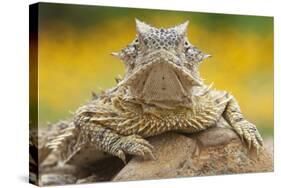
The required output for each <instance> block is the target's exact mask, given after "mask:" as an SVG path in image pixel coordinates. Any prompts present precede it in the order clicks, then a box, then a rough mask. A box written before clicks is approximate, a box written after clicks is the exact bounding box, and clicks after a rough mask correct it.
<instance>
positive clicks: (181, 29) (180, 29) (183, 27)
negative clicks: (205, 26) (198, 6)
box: [172, 21, 189, 36]
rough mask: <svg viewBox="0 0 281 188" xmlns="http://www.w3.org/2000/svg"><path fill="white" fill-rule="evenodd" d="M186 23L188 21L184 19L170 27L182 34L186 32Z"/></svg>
mask: <svg viewBox="0 0 281 188" xmlns="http://www.w3.org/2000/svg"><path fill="white" fill-rule="evenodd" d="M188 23H189V21H186V22H184V23H182V24H180V25H177V26H175V27H172V29H174V30H176V31H177V33H178V34H179V35H181V36H184V35H185V34H186V32H187V26H188Z"/></svg>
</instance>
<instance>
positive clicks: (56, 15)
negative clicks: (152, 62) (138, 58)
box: [38, 3, 274, 135]
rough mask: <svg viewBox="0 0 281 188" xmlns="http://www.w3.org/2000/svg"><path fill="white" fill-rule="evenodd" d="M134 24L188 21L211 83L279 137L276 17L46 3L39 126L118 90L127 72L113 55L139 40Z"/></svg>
mask: <svg viewBox="0 0 281 188" xmlns="http://www.w3.org/2000/svg"><path fill="white" fill-rule="evenodd" d="M134 18H139V19H140V20H143V21H145V22H147V23H149V24H152V25H154V26H157V27H170V26H174V25H176V24H179V23H182V22H184V21H186V20H189V21H190V24H189V28H188V38H189V40H190V42H191V43H193V44H194V45H196V46H197V47H198V48H199V49H201V50H203V51H204V52H206V53H208V54H211V55H212V56H213V57H212V58H210V59H208V60H206V61H205V62H204V63H203V64H202V65H201V76H202V77H203V78H204V79H205V83H212V82H214V88H216V89H221V90H227V91H229V92H231V93H232V94H233V95H234V96H235V97H236V98H237V99H238V101H239V103H240V106H241V109H242V112H243V113H244V114H245V116H246V117H247V119H249V120H250V121H252V122H253V123H255V124H256V125H257V126H258V128H259V129H260V130H261V132H262V134H263V135H272V134H273V105H274V103H273V18H272V17H260V16H239V15H226V14H208V13H195V12H177V11H161V10H144V9H128V8H113V7H98V6H80V5H65V4H47V3H42V4H40V6H39V53H38V55H39V66H38V72H39V78H38V79H39V124H40V125H44V124H45V123H46V122H52V123H53V122H56V121H58V120H60V119H65V118H67V117H69V116H70V115H71V114H70V111H75V110H76V109H77V108H78V107H79V106H80V105H82V104H84V103H85V102H86V101H87V100H89V99H90V98H91V91H95V92H97V93H98V92H100V91H101V89H107V88H111V87H112V86H114V85H115V80H114V78H115V77H116V76H117V75H124V65H123V63H122V62H120V61H119V60H118V59H116V58H114V57H112V56H110V55H109V54H110V52H112V51H118V50H120V49H121V48H123V47H125V46H126V45H127V44H128V43H130V42H131V41H132V40H133V39H134V37H135V34H136V33H135V22H134Z"/></svg>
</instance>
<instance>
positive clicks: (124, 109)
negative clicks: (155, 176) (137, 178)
mask: <svg viewBox="0 0 281 188" xmlns="http://www.w3.org/2000/svg"><path fill="white" fill-rule="evenodd" d="M187 26H188V22H185V23H183V24H180V25H177V26H174V27H170V28H156V27H152V26H150V25H148V24H146V23H144V22H142V21H139V20H137V19H136V30H137V35H136V38H135V39H134V40H133V42H132V43H130V44H129V45H128V46H127V47H125V48H124V49H122V50H121V51H120V52H114V53H112V55H114V56H116V57H118V58H120V59H121V60H122V61H123V62H124V63H125V67H126V74H125V76H124V78H123V79H121V80H119V82H118V83H117V86H116V87H114V88H112V89H109V90H107V91H105V92H104V93H102V94H100V95H99V96H95V97H94V99H93V100H91V101H90V102H88V103H87V104H85V105H84V106H82V107H80V108H79V109H78V110H77V111H76V112H75V113H74V116H73V119H72V120H71V121H70V123H69V125H68V126H67V127H66V128H64V129H63V130H61V133H60V134H59V135H57V136H56V137H55V138H54V139H52V141H50V142H49V143H48V144H47V146H48V147H49V148H51V149H52V150H53V151H56V152H58V153H59V154H60V156H61V159H60V160H61V161H62V163H63V164H76V165H79V164H82V163H85V162H86V160H89V158H90V160H99V159H101V158H102V157H104V156H105V155H106V154H110V155H113V156H117V157H119V158H120V159H122V160H123V161H124V162H126V154H129V155H136V156H141V157H143V158H148V159H154V158H155V157H157V156H154V154H153V146H152V145H151V144H150V143H149V142H148V141H147V140H145V138H147V137H151V136H155V135H159V134H161V133H164V132H167V131H176V132H183V133H194V132H198V131H203V130H206V129H208V128H210V127H214V126H216V123H217V122H218V121H219V120H220V119H222V118H223V119H225V120H226V122H227V123H228V124H229V126H230V127H231V128H233V129H234V131H235V132H236V133H237V134H238V135H239V136H240V137H241V139H242V140H244V141H245V143H246V144H247V145H248V147H249V148H251V146H252V148H254V149H256V150H259V149H260V148H261V147H262V145H263V141H262V137H261V136H260V134H259V132H258V130H257V128H256V126H255V125H254V124H252V123H250V122H249V121H247V120H246V119H245V118H244V116H243V114H242V112H241V110H240V108H239V105H238V102H237V101H236V99H235V98H234V97H233V96H232V95H231V94H230V93H229V92H226V91H218V90H215V89H212V88H211V86H207V85H205V84H204V83H203V79H202V78H201V77H200V74H199V66H200V64H201V62H202V61H203V60H204V59H206V58H208V57H209V56H210V55H207V54H205V53H203V52H202V51H201V50H199V49H198V48H197V47H195V46H194V45H192V44H191V43H190V42H189V40H188V38H187V37H186V32H187ZM98 151H100V152H98ZM83 152H84V153H86V154H84V155H82V153H83ZM77 156H80V159H79V160H77V158H76V157H77ZM81 156H83V157H81Z"/></svg>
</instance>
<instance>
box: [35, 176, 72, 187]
mask: <svg viewBox="0 0 281 188" xmlns="http://www.w3.org/2000/svg"><path fill="white" fill-rule="evenodd" d="M76 181H77V179H76V177H74V176H73V175H71V174H44V175H42V176H41V178H40V181H39V182H40V183H39V185H40V186H46V185H65V184H74V183H76Z"/></svg>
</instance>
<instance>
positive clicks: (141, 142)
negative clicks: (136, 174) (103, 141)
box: [112, 135, 155, 163]
mask: <svg viewBox="0 0 281 188" xmlns="http://www.w3.org/2000/svg"><path fill="white" fill-rule="evenodd" d="M112 149H113V151H114V153H113V155H115V156H117V157H119V158H120V159H122V161H123V162H124V163H126V156H125V154H130V155H137V156H140V157H143V158H146V157H148V158H150V159H154V160H155V156H154V155H153V152H152V149H153V146H152V145H151V144H150V143H149V142H148V141H147V140H145V139H143V138H141V137H140V136H138V135H130V136H125V137H121V138H120V139H119V140H118V141H117V142H115V144H114V146H113V148H112Z"/></svg>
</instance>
